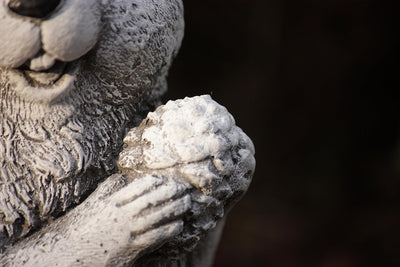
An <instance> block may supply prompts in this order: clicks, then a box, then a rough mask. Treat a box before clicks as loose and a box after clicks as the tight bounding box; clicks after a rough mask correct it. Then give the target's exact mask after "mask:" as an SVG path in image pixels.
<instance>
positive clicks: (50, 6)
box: [8, 0, 60, 18]
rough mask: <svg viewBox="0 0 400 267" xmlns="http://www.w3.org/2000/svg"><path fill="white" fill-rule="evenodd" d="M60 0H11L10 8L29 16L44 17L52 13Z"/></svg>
mask: <svg viewBox="0 0 400 267" xmlns="http://www.w3.org/2000/svg"><path fill="white" fill-rule="evenodd" d="M59 3H60V0H11V1H10V2H9V3H8V8H9V9H11V10H12V11H13V12H15V13H17V14H19V15H22V16H27V17H35V18H43V17H46V16H47V15H48V14H50V13H51V12H52V11H53V10H54V9H55V8H56V7H57V6H58V4H59Z"/></svg>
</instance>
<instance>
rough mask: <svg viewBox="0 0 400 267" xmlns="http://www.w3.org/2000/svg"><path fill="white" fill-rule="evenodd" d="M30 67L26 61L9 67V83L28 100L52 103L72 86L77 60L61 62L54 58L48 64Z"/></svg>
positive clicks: (19, 94)
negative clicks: (17, 65) (16, 66)
mask: <svg viewBox="0 0 400 267" xmlns="http://www.w3.org/2000/svg"><path fill="white" fill-rule="evenodd" d="M30 61H31V62H30V67H28V66H29V65H28V64H27V63H25V64H24V65H22V66H21V67H19V68H16V69H10V72H9V76H10V85H11V88H12V89H13V90H14V91H15V92H16V94H17V95H18V96H20V97H22V98H24V99H25V100H27V101H29V102H37V103H44V104H54V103H55V102H58V101H60V100H61V99H63V98H64V97H66V96H67V95H68V93H69V92H70V91H72V89H73V88H74V81H75V78H76V74H77V72H78V70H79V67H78V66H79V64H78V61H79V59H78V60H75V61H72V62H62V61H58V60H54V62H52V63H51V64H50V65H46V64H42V65H40V66H39V67H37V66H36V67H35V66H32V65H33V63H32V61H33V60H30Z"/></svg>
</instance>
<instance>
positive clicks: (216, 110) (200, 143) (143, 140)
mask: <svg viewBox="0 0 400 267" xmlns="http://www.w3.org/2000/svg"><path fill="white" fill-rule="evenodd" d="M124 142H125V144H126V145H127V147H126V148H125V149H124V151H122V153H121V154H120V158H119V162H118V164H119V167H120V169H130V170H133V171H136V172H138V171H139V172H146V171H149V172H152V171H153V172H154V171H155V170H167V169H174V172H178V173H180V175H181V176H182V177H181V178H184V179H186V180H187V181H189V182H190V183H191V184H192V185H194V186H195V187H197V188H200V189H202V191H203V192H204V193H206V194H211V192H212V191H215V190H214V189H215V188H217V187H218V186H219V185H220V184H221V182H222V180H223V179H222V178H223V177H224V176H232V175H233V176H235V175H234V174H235V173H236V175H237V173H239V172H240V173H241V175H244V174H245V173H246V172H250V173H252V172H253V171H254V167H255V160H254V157H253V155H254V146H253V143H252V142H251V140H250V139H249V138H248V137H247V136H246V135H245V134H244V133H243V131H242V130H241V129H240V128H239V127H237V126H236V125H235V120H234V119H233V117H232V115H231V114H230V113H229V112H228V111H227V109H226V108H225V107H223V106H221V105H219V104H218V103H216V102H215V101H214V100H212V99H211V97H210V96H209V95H203V96H196V97H192V98H185V99H181V100H176V101H169V102H168V103H167V104H166V105H164V106H160V107H159V108H157V109H156V110H155V111H154V112H151V113H149V114H148V116H147V118H146V119H145V120H144V121H143V122H142V124H141V125H140V126H139V127H138V128H135V129H133V130H131V131H130V132H129V133H128V135H127V136H126V138H125V139H124ZM239 170H240V171H239ZM241 178H242V177H239V178H238V179H239V180H240V179H241ZM233 180H234V179H233ZM247 186H248V183H245V184H243V187H245V188H247Z"/></svg>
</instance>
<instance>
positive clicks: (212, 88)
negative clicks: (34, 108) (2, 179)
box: [166, 0, 400, 267]
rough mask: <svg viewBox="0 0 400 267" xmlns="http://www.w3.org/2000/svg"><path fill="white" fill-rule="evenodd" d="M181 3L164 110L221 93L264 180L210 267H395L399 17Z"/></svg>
mask: <svg viewBox="0 0 400 267" xmlns="http://www.w3.org/2000/svg"><path fill="white" fill-rule="evenodd" d="M184 2H185V12H186V14H185V16H186V36H185V39H184V42H183V46H182V49H181V52H180V54H179V56H178V57H177V59H176V61H175V63H174V66H173V68H172V69H171V72H170V78H169V86H170V87H169V93H168V95H167V96H166V97H167V98H170V99H171V98H172V99H175V98H182V97H184V96H193V95H199V94H205V93H208V94H212V97H213V98H214V99H215V100H217V101H218V102H219V103H221V104H223V105H225V106H226V107H227V108H228V110H229V111H230V112H231V113H232V114H233V115H234V116H235V118H236V122H237V124H238V125H239V126H240V127H241V128H242V129H243V130H244V131H245V132H246V133H247V134H248V135H249V136H250V137H251V138H252V139H253V141H254V143H255V146H256V159H257V169H256V174H255V176H254V178H253V182H252V185H251V187H250V189H249V191H248V193H247V195H246V196H245V197H244V198H243V199H242V201H241V202H239V203H238V204H237V206H236V207H235V208H234V209H233V210H232V212H231V213H230V214H229V217H228V222H227V224H226V227H225V232H224V234H223V237H222V240H221V244H220V247H219V250H218V253H217V255H216V261H215V266H279V267H282V266H283V267H285V266H344V267H346V266H400V142H399V141H400V133H399V126H400V122H399V118H400V116H399V115H400V105H399V102H400V93H399V89H400V87H399V85H400V82H399V77H400V72H399V59H400V58H399V48H400V46H399V31H398V26H397V24H398V20H399V16H400V15H399V14H400V12H399V11H400V8H399V7H400V5H399V3H398V1H387V0H381V1H379V0H376V1H373V0H325V1H324V0H229V1H228V0H203V1H189V0H186V1H184Z"/></svg>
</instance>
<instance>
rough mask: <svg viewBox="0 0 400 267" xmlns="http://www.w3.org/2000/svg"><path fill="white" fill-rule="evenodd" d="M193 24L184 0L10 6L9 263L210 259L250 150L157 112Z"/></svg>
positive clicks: (2, 261) (247, 170)
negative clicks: (189, 22) (185, 33)
mask: <svg viewBox="0 0 400 267" xmlns="http://www.w3.org/2000/svg"><path fill="white" fill-rule="evenodd" d="M183 30H184V22H183V6H182V3H181V0H84V1H83V0H3V1H1V3H0V38H1V42H0V248H1V256H0V257H1V258H0V266H131V265H134V266H142V265H143V266H210V265H211V264H212V260H213V255H214V251H215V249H216V246H217V244H218V239H219V235H220V232H221V229H222V227H223V222H224V218H225V215H226V213H227V212H228V210H229V209H230V208H231V207H232V205H233V204H234V203H235V202H236V201H237V200H238V199H239V198H240V197H241V196H242V195H243V193H244V192H245V191H246V190H247V188H248V186H249V183H250V180H251V176H252V174H253V172H254V167H255V160H254V156H253V155H254V147H253V144H252V142H251V140H250V139H249V138H248V137H247V136H246V135H245V134H244V133H243V132H242V130H241V129H240V128H238V127H237V126H235V122H234V119H233V117H232V116H231V115H230V114H229V113H228V112H227V110H226V109H225V108H224V107H222V106H220V105H219V104H217V103H216V102H214V101H213V100H212V99H211V98H210V97H209V96H199V97H193V98H185V99H183V100H177V101H170V102H168V103H167V104H166V105H164V106H159V104H160V96H161V95H162V94H163V93H164V92H165V91H166V75H167V72H168V68H169V66H170V64H171V61H172V59H173V58H174V56H175V55H176V54H177V52H178V49H179V46H180V44H181V40H182V37H183ZM157 106H159V107H158V108H157V109H155V108H156V107H157ZM154 110H155V111H154ZM150 111H154V112H150ZM149 112H150V113H149ZM146 116H147V117H146ZM135 127H136V128H135Z"/></svg>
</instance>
